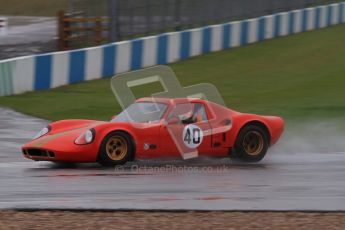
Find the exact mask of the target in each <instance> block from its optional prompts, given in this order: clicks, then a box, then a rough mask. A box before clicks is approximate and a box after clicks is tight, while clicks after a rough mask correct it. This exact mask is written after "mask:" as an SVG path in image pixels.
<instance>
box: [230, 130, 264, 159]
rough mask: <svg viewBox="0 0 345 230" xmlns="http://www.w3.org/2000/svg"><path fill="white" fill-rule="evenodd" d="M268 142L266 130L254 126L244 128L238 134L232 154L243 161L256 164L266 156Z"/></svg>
mask: <svg viewBox="0 0 345 230" xmlns="http://www.w3.org/2000/svg"><path fill="white" fill-rule="evenodd" d="M268 146H269V140H268V133H267V132H266V130H264V129H263V128H261V127H260V126H256V125H248V126H245V127H244V128H243V129H242V130H241V131H240V133H239V134H238V137H237V140H236V143H235V147H234V154H235V155H236V156H237V157H238V158H239V159H240V160H243V161H247V162H258V161H260V160H261V159H262V158H264V156H265V155H266V152H267V150H268Z"/></svg>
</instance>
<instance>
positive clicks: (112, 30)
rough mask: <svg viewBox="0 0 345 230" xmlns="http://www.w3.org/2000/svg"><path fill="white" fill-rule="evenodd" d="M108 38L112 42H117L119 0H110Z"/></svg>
mask: <svg viewBox="0 0 345 230" xmlns="http://www.w3.org/2000/svg"><path fill="white" fill-rule="evenodd" d="M108 9H109V13H108V17H109V21H108V23H109V24H108V28H109V29H108V30H109V33H108V38H109V41H110V42H116V40H117V38H118V31H117V0H108Z"/></svg>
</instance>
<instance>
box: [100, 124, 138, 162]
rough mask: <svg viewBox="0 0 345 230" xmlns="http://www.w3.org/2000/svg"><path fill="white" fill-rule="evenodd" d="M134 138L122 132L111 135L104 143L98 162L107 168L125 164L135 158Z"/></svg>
mask: <svg viewBox="0 0 345 230" xmlns="http://www.w3.org/2000/svg"><path fill="white" fill-rule="evenodd" d="M134 151H135V148H134V143H133V141H132V138H131V137H130V136H129V135H128V134H126V133H124V132H120V131H115V132H111V133H109V134H108V135H107V136H106V137H105V138H104V139H103V141H102V143H101V146H100V150H99V154H98V162H99V163H100V164H101V165H103V166H106V167H112V166H116V165H122V164H125V163H126V162H127V161H129V160H132V159H133V157H134Z"/></svg>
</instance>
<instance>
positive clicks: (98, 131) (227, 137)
mask: <svg viewBox="0 0 345 230" xmlns="http://www.w3.org/2000/svg"><path fill="white" fill-rule="evenodd" d="M283 129H284V121H283V119H282V118H280V117H274V116H259V115H254V114H245V113H239V112H236V111H234V110H231V109H228V108H225V107H224V106H221V105H218V104H216V103H213V102H210V101H206V100H201V99H185V98H177V99H169V98H141V99H139V100H137V101H136V102H134V103H133V104H132V105H130V106H129V107H128V108H127V109H125V110H124V111H122V112H121V113H120V114H118V115H117V116H114V117H113V118H112V120H111V121H110V122H104V121H94V120H62V121H57V122H53V123H51V124H50V125H48V126H47V127H45V128H44V129H42V130H41V131H40V132H39V133H38V134H37V136H36V137H35V138H34V139H33V140H32V141H30V142H29V143H27V144H25V145H24V146H23V147H22V151H23V154H24V156H25V157H26V158H28V159H31V160H35V161H54V162H99V163H100V164H102V165H104V166H114V165H118V164H124V163H125V162H127V161H132V160H134V159H145V158H164V157H168V158H184V159H188V158H191V157H197V156H199V155H207V156H214V157H229V156H236V157H237V158H238V159H240V160H243V161H249V162H256V161H259V160H261V159H262V158H263V157H264V156H265V154H266V152H267V150H268V148H269V146H272V145H273V144H275V143H276V142H277V141H278V139H279V137H280V136H281V134H282V132H283Z"/></svg>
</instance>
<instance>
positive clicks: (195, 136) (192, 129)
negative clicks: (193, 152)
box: [182, 124, 204, 149]
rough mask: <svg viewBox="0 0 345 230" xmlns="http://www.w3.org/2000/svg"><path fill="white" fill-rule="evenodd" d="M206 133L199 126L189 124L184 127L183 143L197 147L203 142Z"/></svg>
mask: <svg viewBox="0 0 345 230" xmlns="http://www.w3.org/2000/svg"><path fill="white" fill-rule="evenodd" d="M203 137H204V134H203V132H202V129H200V127H199V126H196V125H192V124H189V125H187V126H185V127H184V129H183V133H182V138H183V139H182V140H183V143H184V144H185V145H186V146H187V147H188V148H191V149H193V148H196V147H198V146H199V145H200V144H201V143H202V139H203Z"/></svg>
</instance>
